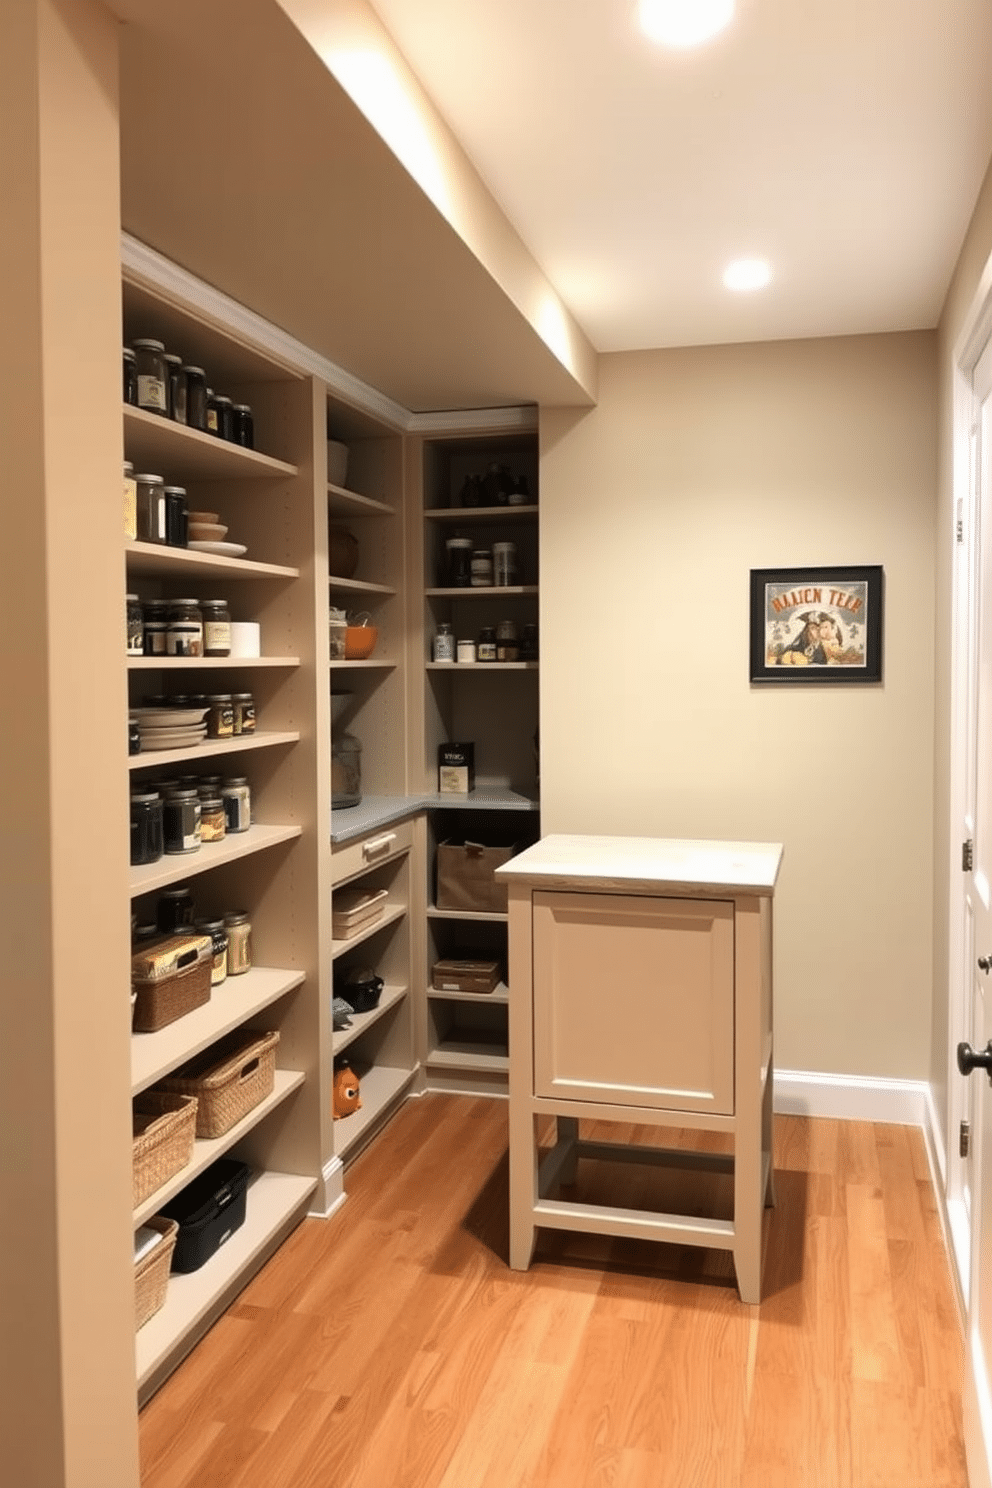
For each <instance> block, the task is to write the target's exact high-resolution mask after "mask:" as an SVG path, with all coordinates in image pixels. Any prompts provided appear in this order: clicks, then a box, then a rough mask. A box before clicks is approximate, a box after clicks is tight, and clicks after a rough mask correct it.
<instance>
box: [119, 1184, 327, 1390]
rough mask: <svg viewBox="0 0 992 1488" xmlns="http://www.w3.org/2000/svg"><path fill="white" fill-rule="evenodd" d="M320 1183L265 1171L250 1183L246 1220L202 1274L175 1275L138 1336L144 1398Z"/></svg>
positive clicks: (137, 1360)
mask: <svg viewBox="0 0 992 1488" xmlns="http://www.w3.org/2000/svg"><path fill="white" fill-rule="evenodd" d="M316 1187H317V1184H316V1180H315V1179H313V1178H300V1177H297V1175H296V1174H293V1173H275V1172H266V1173H259V1174H258V1175H257V1176H256V1177H255V1178H254V1179H253V1180H252V1181H251V1182H250V1183H249V1185H248V1193H247V1202H246V1211H245V1222H244V1224H243V1225H242V1226H241V1228H240V1229H239V1230H236V1231H235V1232H234V1234H233V1235H232V1236H231V1238H230V1239H229V1240H228V1241H227V1242H226V1243H225V1244H224V1245H222V1246H221V1248H220V1249H219V1250H218V1251H217V1252H216V1254H215V1255H213V1256H211V1258H210V1260H209V1261H207V1263H206V1264H205V1265H204V1266H201V1267H200V1269H199V1271H191V1272H190V1273H189V1274H188V1275H185V1276H170V1278H169V1286H168V1290H167V1292H166V1298H165V1306H164V1307H163V1308H162V1309H161V1311H160V1312H157V1313H156V1314H155V1316H154V1317H152V1318H150V1319H149V1321H148V1322H147V1323H146V1324H145V1326H144V1327H143V1328H142V1329H140V1331H139V1332H138V1333H137V1335H136V1337H135V1364H136V1368H137V1376H138V1392H139V1400H143V1399H145V1398H147V1395H148V1394H149V1393H150V1392H151V1391H152V1390H153V1389H154V1388H155V1386H156V1385H157V1384H158V1383H159V1381H160V1379H161V1378H162V1377H163V1375H164V1373H166V1372H167V1371H168V1369H169V1367H170V1365H171V1363H172V1362H173V1361H174V1359H175V1358H176V1357H177V1356H178V1357H181V1356H182V1354H183V1353H186V1352H188V1351H189V1349H190V1348H191V1347H192V1345H193V1343H195V1342H196V1341H197V1340H198V1339H199V1338H200V1337H201V1336H202V1334H203V1333H204V1332H205V1331H206V1329H207V1328H208V1327H209V1325H210V1323H211V1322H213V1320H214V1319H215V1318H216V1317H217V1316H218V1315H219V1313H220V1312H221V1311H223V1309H224V1308H225V1307H226V1306H228V1305H229V1303H230V1302H231V1300H232V1299H233V1298H234V1297H235V1296H236V1295H237V1293H238V1291H240V1289H241V1287H242V1285H243V1284H244V1283H245V1282H246V1281H247V1280H248V1278H249V1277H250V1276H251V1275H253V1274H254V1272H255V1270H257V1268H258V1266H259V1265H260V1264H261V1262H262V1261H263V1260H265V1259H266V1258H267V1257H268V1255H269V1254H271V1252H272V1251H273V1250H274V1249H275V1247H276V1245H277V1244H278V1243H279V1242H280V1241H281V1240H282V1239H283V1237H284V1236H285V1235H286V1234H287V1233H288V1232H289V1230H290V1229H291V1228H292V1227H293V1225H294V1224H295V1223H296V1222H297V1220H298V1219H299V1218H300V1217H301V1215H302V1214H303V1213H304V1212H305V1209H306V1205H307V1202H308V1200H309V1198H310V1196H311V1194H312V1193H313V1192H314V1190H315V1189H316Z"/></svg>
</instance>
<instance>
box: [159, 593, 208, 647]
mask: <svg viewBox="0 0 992 1488" xmlns="http://www.w3.org/2000/svg"><path fill="white" fill-rule="evenodd" d="M165 653H166V655H167V656H202V655H203V614H202V612H201V610H200V606H199V603H198V601H197V600H195V599H174V600H173V601H172V603H171V604H170V606H169V627H168V630H167V631H166V633H165Z"/></svg>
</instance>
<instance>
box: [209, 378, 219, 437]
mask: <svg viewBox="0 0 992 1488" xmlns="http://www.w3.org/2000/svg"><path fill="white" fill-rule="evenodd" d="M207 433H208V434H216V433H217V409H216V407H215V405H214V390H213V388H212V387H208V388H207Z"/></svg>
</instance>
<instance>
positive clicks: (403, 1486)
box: [141, 1095, 967, 1488]
mask: <svg viewBox="0 0 992 1488" xmlns="http://www.w3.org/2000/svg"><path fill="white" fill-rule="evenodd" d="M625 1130H626V1129H625ZM583 1135H585V1128H584V1129H583ZM611 1135H613V1136H615V1135H616V1132H615V1131H614V1132H611ZM668 1135H669V1137H670V1134H668ZM652 1140H655V1138H652ZM714 1145H715V1144H714ZM583 1166H584V1165H583ZM775 1167H776V1190H777V1208H776V1209H775V1210H774V1211H769V1213H768V1214H767V1215H766V1225H767V1230H766V1236H767V1239H766V1258H765V1271H764V1299H765V1300H764V1301H763V1302H762V1304H761V1306H760V1307H759V1308H750V1307H745V1306H743V1305H742V1304H741V1303H740V1301H739V1300H738V1297H737V1293H736V1289H735V1287H734V1284H733V1276H732V1269H731V1264H730V1258H729V1256H728V1255H727V1254H726V1253H724V1252H716V1251H705V1250H698V1249H689V1248H685V1249H683V1248H680V1247H675V1246H667V1245H658V1244H650V1243H648V1242H633V1241H623V1240H621V1241H607V1240H601V1239H599V1238H597V1237H593V1236H572V1235H565V1234H554V1233H551V1232H545V1233H544V1234H543V1235H542V1236H541V1239H540V1241H539V1245H538V1250H537V1255H536V1259H535V1263H534V1265H533V1266H532V1268H531V1270H530V1271H529V1272H527V1273H520V1274H518V1273H515V1272H512V1271H510V1270H509V1269H508V1267H507V1264H506V1257H507V1251H508V1234H507V1112H506V1106H505V1104H504V1103H503V1102H500V1101H496V1100H472V1099H469V1098H468V1097H461V1096H447V1095H431V1096H425V1097H423V1098H421V1099H420V1100H412V1101H408V1102H407V1104H406V1105H405V1106H404V1108H403V1109H402V1111H401V1112H400V1114H399V1115H398V1116H397V1118H396V1119H395V1120H394V1121H393V1123H392V1125H391V1126H390V1127H389V1128H388V1130H387V1131H386V1132H385V1133H384V1134H383V1136H382V1137H381V1138H380V1139H379V1140H378V1141H377V1143H376V1144H375V1145H374V1146H373V1147H372V1148H371V1149H370V1150H369V1151H368V1152H367V1153H366V1154H365V1155H364V1156H363V1157H362V1158H360V1159H359V1161H358V1162H357V1163H356V1164H355V1165H354V1167H353V1168H352V1169H351V1170H350V1171H349V1173H348V1181H347V1188H348V1191H349V1198H348V1201H347V1203H346V1204H345V1205H344V1206H343V1207H342V1209H341V1210H340V1211H339V1213H338V1214H337V1215H335V1217H334V1218H333V1219H332V1220H330V1221H327V1222H322V1221H318V1220H307V1221H306V1222H305V1223H304V1224H303V1225H302V1226H301V1227H300V1228H299V1229H298V1230H297V1231H296V1232H295V1233H294V1235H293V1236H292V1237H291V1238H290V1240H289V1241H288V1242H287V1243H286V1244H285V1245H284V1246H283V1248H282V1249H281V1250H280V1251H279V1253H278V1254H277V1255H276V1256H275V1257H274V1258H273V1260H272V1261H271V1262H270V1263H269V1265H268V1266H267V1267H266V1268H265V1270H264V1271H263V1272H261V1273H260V1275H259V1276H258V1277H256V1279H255V1280H254V1281H253V1282H252V1283H251V1285H250V1286H249V1287H248V1288H247V1289H246V1290H245V1291H244V1292H243V1293H242V1294H241V1296H240V1298H239V1299H238V1301H237V1302H236V1304H235V1305H234V1306H233V1307H232V1308H231V1309H230V1311H229V1312H228V1313H227V1314H226V1315H225V1316H224V1317H223V1318H222V1319H221V1320H220V1321H219V1322H218V1324H217V1325H216V1326H215V1327H214V1328H213V1330H212V1331H211V1332H210V1333H209V1334H208V1336H207V1337H206V1338H205V1339H204V1340H203V1342H202V1343H201V1344H200V1345H199V1347H198V1348H197V1349H196V1350H195V1351H194V1353H193V1354H191V1355H190V1357H189V1359H188V1360H187V1361H186V1363H185V1364H184V1365H183V1366H182V1367H181V1368H180V1369H179V1370H178V1371H177V1372H176V1373H175V1374H174V1375H173V1376H172V1378H171V1379H170V1380H168V1381H167V1383H166V1384H165V1385H164V1386H163V1388H162V1389H161V1390H160V1391H159V1393H158V1394H157V1395H156V1396H155V1397H154V1398H153V1399H152V1400H151V1401H150V1403H149V1404H148V1405H147V1406H146V1408H145V1410H144V1411H143V1412H142V1416H141V1445H142V1463H143V1476H142V1483H143V1488H187V1485H188V1488H194V1485H195V1488H221V1485H223V1488H414V1485H416V1488H599V1485H603V1488H606V1485H609V1488H966V1485H967V1476H966V1472H965V1466H964V1453H963V1447H962V1437H961V1381H962V1368H963V1344H962V1338H961V1330H960V1325H959V1319H958V1314H957V1309H956V1306H955V1303H954V1300H953V1294H952V1289H951V1280H950V1274H949V1270H948V1264H947V1259H946V1255H945V1252H944V1249H943V1245H942V1241H941V1235H940V1227H939V1221H938V1217H937V1211H936V1207H935V1202H934V1197H933V1192H932V1189H931V1185H930V1180H929V1175H928V1170H927V1164H926V1156H925V1153H924V1149H923V1142H922V1137H921V1135H920V1133H919V1132H918V1131H917V1130H915V1129H914V1128H907V1127H895V1126H870V1125H868V1124H866V1123H858V1122H835V1121H826V1120H806V1119H800V1118H797V1117H777V1118H776V1122H775ZM600 1181H602V1182H604V1183H605V1182H607V1181H608V1182H609V1183H610V1184H613V1185H616V1184H618V1183H621V1184H625V1185H627V1186H625V1187H624V1188H623V1189H622V1195H623V1197H622V1201H623V1202H625V1203H630V1204H638V1203H641V1204H645V1203H651V1204H653V1203H655V1202H656V1201H657V1197H658V1196H657V1194H655V1193H654V1192H653V1191H649V1190H650V1185H651V1184H653V1183H654V1182H655V1181H656V1179H655V1177H654V1169H653V1168H651V1167H645V1166H644V1165H639V1166H636V1167H635V1166H634V1165H628V1164H624V1165H623V1166H622V1167H621V1168H612V1169H611V1170H610V1177H609V1179H608V1180H607V1179H602V1180H601V1179H600V1178H599V1177H598V1176H597V1175H595V1174H591V1173H590V1174H586V1175H584V1174H583V1173H582V1172H581V1171H580V1175H579V1182H580V1183H586V1182H588V1184H589V1191H590V1192H591V1191H592V1186H593V1185H594V1184H595V1183H596V1182H600ZM666 1181H667V1180H666ZM680 1181H682V1182H684V1181H685V1180H684V1179H682V1180H680ZM707 1181H708V1183H709V1185H710V1187H709V1188H708V1189H707V1191H706V1192H703V1191H702V1190H700V1191H699V1192H700V1205H699V1207H700V1208H703V1207H705V1206H707V1205H713V1206H714V1207H715V1208H719V1206H720V1204H721V1203H722V1202H723V1195H722V1194H721V1193H720V1192H719V1185H720V1184H725V1183H726V1180H725V1179H716V1180H707ZM694 1192H695V1190H694ZM611 1193H613V1194H614V1196H616V1197H619V1195H620V1190H619V1189H618V1188H616V1187H614V1188H613V1189H611ZM683 1202H686V1203H688V1200H686V1199H685V1196H684V1195H683Z"/></svg>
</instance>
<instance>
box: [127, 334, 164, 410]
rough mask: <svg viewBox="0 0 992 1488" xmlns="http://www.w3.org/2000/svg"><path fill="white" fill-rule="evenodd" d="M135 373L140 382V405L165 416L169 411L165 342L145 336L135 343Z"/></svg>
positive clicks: (138, 382)
mask: <svg viewBox="0 0 992 1488" xmlns="http://www.w3.org/2000/svg"><path fill="white" fill-rule="evenodd" d="M134 356H135V375H136V380H137V384H138V407H139V408H144V409H146V410H147V411H148V412H149V413H157V414H160V415H161V416H162V417H163V418H166V417H167V416H168V412H169V392H168V387H167V383H166V368H165V342H164V341H153V340H151V339H149V338H147V337H146V338H144V339H142V340H140V341H135V343H134Z"/></svg>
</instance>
